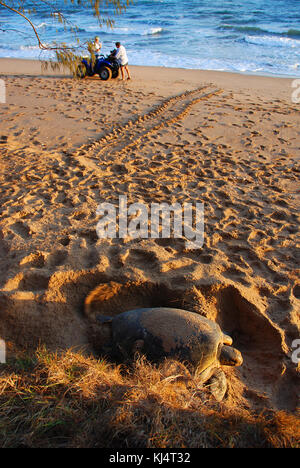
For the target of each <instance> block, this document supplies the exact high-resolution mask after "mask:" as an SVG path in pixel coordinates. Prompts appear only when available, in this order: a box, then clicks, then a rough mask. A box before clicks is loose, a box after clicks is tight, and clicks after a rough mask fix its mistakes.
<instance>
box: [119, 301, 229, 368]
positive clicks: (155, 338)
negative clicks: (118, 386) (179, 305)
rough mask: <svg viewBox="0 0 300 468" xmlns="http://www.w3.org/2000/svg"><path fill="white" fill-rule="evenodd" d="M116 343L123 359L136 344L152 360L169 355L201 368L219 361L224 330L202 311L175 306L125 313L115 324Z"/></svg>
mask: <svg viewBox="0 0 300 468" xmlns="http://www.w3.org/2000/svg"><path fill="white" fill-rule="evenodd" d="M111 327H112V342H113V343H112V344H113V347H114V349H118V350H119V352H121V354H122V356H123V358H124V357H127V358H132V354H133V352H134V350H135V349H136V348H135V344H136V343H137V342H139V343H140V344H141V347H140V349H139V350H140V352H142V353H143V354H145V355H146V356H147V358H148V359H149V360H150V361H153V362H159V361H160V360H162V359H163V358H165V357H172V358H177V359H179V360H181V361H188V362H191V363H192V364H193V365H194V366H197V368H198V371H200V372H201V371H202V370H205V369H207V368H208V367H209V366H210V365H212V364H213V363H215V362H216V361H217V360H218V357H219V354H220V349H221V346H222V344H223V333H222V331H221V328H220V327H219V325H218V324H216V323H215V322H213V321H211V320H209V319H207V318H205V317H202V316H201V315H199V314H196V313H193V312H189V311H186V310H181V309H173V308H164V307H159V308H147V309H135V310H130V311H128V312H123V313H122V314H120V315H117V316H115V317H114V319H113V320H112V323H111Z"/></svg>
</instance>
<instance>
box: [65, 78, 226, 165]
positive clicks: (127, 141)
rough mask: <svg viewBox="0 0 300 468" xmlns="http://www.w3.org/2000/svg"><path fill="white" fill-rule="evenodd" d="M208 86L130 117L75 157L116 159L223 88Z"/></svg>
mask: <svg viewBox="0 0 300 468" xmlns="http://www.w3.org/2000/svg"><path fill="white" fill-rule="evenodd" d="M207 88H208V86H203V87H200V88H197V89H195V90H193V91H187V92H185V93H182V94H180V95H177V96H173V97H171V98H169V99H167V100H165V101H164V102H163V103H162V104H161V105H159V106H157V107H156V108H155V109H154V110H152V111H150V112H149V113H147V114H144V115H142V116H140V117H138V118H137V119H136V120H135V121H129V122H128V123H127V124H125V125H123V126H121V127H119V128H116V129H115V130H113V131H112V132H110V133H109V134H107V135H105V136H103V137H102V138H101V139H100V140H98V141H95V142H93V143H91V144H89V145H84V146H83V147H81V148H80V149H79V150H77V151H76V152H75V153H74V156H75V158H76V156H77V157H78V159H80V160H81V161H82V162H83V161H84V159H85V158H88V159H92V160H98V161H99V159H101V160H109V159H111V158H114V159H116V157H117V156H118V154H120V153H121V152H122V153H123V152H124V151H128V150H130V149H131V148H133V147H136V146H137V145H139V144H140V143H141V142H142V140H143V139H144V138H146V137H148V136H150V135H152V134H154V133H156V132H157V131H159V130H161V129H162V128H164V127H167V126H169V125H171V124H173V123H175V122H177V121H179V120H182V119H183V118H184V117H185V116H186V115H187V114H188V113H189V112H190V110H191V108H192V106H194V105H195V104H197V103H199V102H200V101H202V100H205V99H209V98H211V97H212V96H216V95H218V94H220V93H222V92H223V91H222V90H220V89H211V90H208V92H206V93H204V92H203V91H204V90H206V89H207ZM90 163H91V161H89V164H87V165H88V166H89V167H90V168H91V164H90Z"/></svg>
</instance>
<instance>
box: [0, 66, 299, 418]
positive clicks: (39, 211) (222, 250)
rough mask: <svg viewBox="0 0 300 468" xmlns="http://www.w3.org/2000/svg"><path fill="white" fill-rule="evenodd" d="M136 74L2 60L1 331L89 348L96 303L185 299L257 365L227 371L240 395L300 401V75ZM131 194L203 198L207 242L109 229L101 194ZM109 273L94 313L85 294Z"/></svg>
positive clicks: (102, 306) (249, 400) (134, 197)
mask: <svg viewBox="0 0 300 468" xmlns="http://www.w3.org/2000/svg"><path fill="white" fill-rule="evenodd" d="M131 71H132V77H133V79H132V81H128V82H121V81H118V80H117V81H110V82H107V83H105V82H101V81H100V80H99V79H87V80H84V81H75V80H73V79H71V78H70V77H68V76H67V75H63V74H60V75H59V74H58V73H57V72H55V73H52V72H46V73H44V75H42V73H41V69H40V64H39V63H38V62H30V61H24V60H23V61H22V60H20V61H16V60H8V59H7V60H6V59H1V60H0V73H1V75H2V76H1V78H2V79H4V80H5V83H6V89H7V102H6V104H1V105H0V115H1V131H0V148H1V159H0V165H1V173H0V177H1V220H0V270H1V276H0V338H2V339H4V340H6V341H7V342H10V343H12V345H13V346H14V347H23V346H26V347H28V348H31V349H33V348H34V347H36V346H37V345H38V344H39V343H45V344H46V345H47V347H49V349H66V348H68V347H70V346H78V347H83V348H85V349H86V350H87V352H90V351H93V350H94V347H93V346H94V344H95V343H94V341H93V340H94V338H95V336H93V340H92V339H91V334H90V323H91V319H92V317H93V316H94V315H95V313H96V311H100V312H101V311H102V312H103V313H104V312H105V313H107V312H108V311H109V312H111V313H112V314H114V313H118V312H119V311H120V312H122V311H123V310H126V309H127V308H129V307H135V306H139V305H143V306H152V305H156V304H157V305H166V306H170V305H171V306H177V307H181V308H186V309H189V310H193V311H195V312H199V313H201V314H203V315H205V316H207V317H209V318H212V319H214V320H217V321H218V322H219V323H220V324H221V325H222V327H223V329H224V330H225V331H226V332H227V333H229V334H231V336H232V337H233V339H234V345H235V346H236V347H237V348H238V349H240V350H241V352H242V353H243V356H244V365H243V366H242V367H241V368H237V369H231V368H230V369H229V370H228V371H227V373H228V379H229V381H230V384H231V389H232V392H233V393H234V392H235V394H236V395H238V397H237V398H240V401H243V402H244V403H245V402H246V403H245V404H248V405H249V406H253V407H258V408H262V409H263V408H265V407H272V408H277V409H285V410H290V411H296V408H297V405H298V392H297V390H298V389H299V369H297V364H295V363H293V362H292V359H291V354H292V351H293V350H292V342H293V340H295V339H298V338H299V326H300V320H299V311H300V307H299V306H300V282H299V270H297V268H298V266H299V245H298V242H299V237H298V232H299V231H298V228H299V215H298V209H299V193H300V192H299V104H293V103H292V101H291V93H292V88H291V83H292V80H289V79H279V78H278V79H277V78H268V77H254V76H243V75H235V74H229V73H218V72H203V71H191V70H178V69H164V68H162V69H161V68H150V67H149V68H147V67H131ZM46 75H47V76H46ZM297 184H298V185H297ZM124 194H126V195H127V197H128V203H134V202H143V203H145V204H147V206H149V204H150V203H152V202H166V203H169V204H171V203H175V202H178V203H184V202H190V203H196V202H203V203H204V205H205V241H204V245H203V247H202V248H199V249H193V250H188V249H186V247H185V242H184V240H182V239H173V238H171V239H142V240H141V239H136V240H134V239H124V240H123V239H112V240H110V239H106V240H101V239H99V238H98V237H97V234H96V230H95V229H96V225H97V222H98V219H99V218H98V217H97V215H96V209H97V206H98V204H99V203H100V202H103V201H109V202H113V203H117V202H118V197H119V195H124ZM110 281H114V284H112V285H111V286H110V287H109V288H110V289H109V291H108V292H107V294H106V295H104V296H103V297H101V295H100V297H99V294H97V293H96V294H94V296H93V294H92V295H91V296H90V297H92V298H93V299H92V300H91V301H90V303H89V304H88V310H87V312H88V313H87V314H84V300H85V298H86V296H87V295H88V294H89V293H91V291H92V290H93V289H94V288H97V287H98V286H99V284H100V283H109V282H110ZM100 289H101V288H100ZM96 291H99V288H98V289H96ZM99 299H100V301H99ZM158 326H159V323H158ZM9 349H10V348H9ZM8 351H9V350H8ZM9 352H10V351H9Z"/></svg>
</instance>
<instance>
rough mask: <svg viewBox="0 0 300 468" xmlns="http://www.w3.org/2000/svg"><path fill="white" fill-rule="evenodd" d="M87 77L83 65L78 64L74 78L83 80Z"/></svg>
mask: <svg viewBox="0 0 300 468" xmlns="http://www.w3.org/2000/svg"><path fill="white" fill-rule="evenodd" d="M86 75H87V69H86V66H85V65H84V63H80V64H79V65H78V67H77V69H76V76H77V78H81V79H83V78H85V77H86Z"/></svg>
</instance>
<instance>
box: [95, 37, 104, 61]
mask: <svg viewBox="0 0 300 468" xmlns="http://www.w3.org/2000/svg"><path fill="white" fill-rule="evenodd" d="M101 48H102V44H101V42H100V39H99V37H95V42H94V44H93V52H94V53H95V56H96V58H98V57H99V54H100V50H101Z"/></svg>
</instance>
